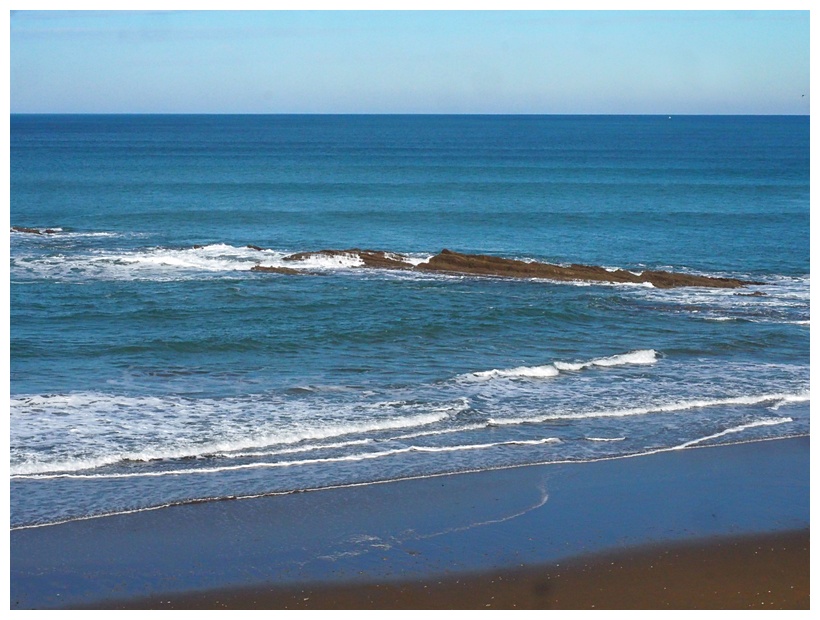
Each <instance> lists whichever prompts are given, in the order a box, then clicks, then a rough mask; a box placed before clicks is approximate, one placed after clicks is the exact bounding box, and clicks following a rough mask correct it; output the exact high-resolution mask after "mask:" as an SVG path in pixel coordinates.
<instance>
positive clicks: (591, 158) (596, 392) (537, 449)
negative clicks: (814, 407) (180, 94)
mask: <svg viewBox="0 0 820 620" xmlns="http://www.w3.org/2000/svg"><path fill="white" fill-rule="evenodd" d="M10 126H11V150H10V179H11V197H10V198H11V199H10V220H11V225H12V226H13V227H20V228H18V229H17V230H15V229H12V231H11V232H10V242H9V243H10V371H11V374H10V387H11V394H10V412H9V413H10V418H9V420H10V422H9V427H10V436H9V442H10V477H11V478H10V500H11V502H10V520H11V526H12V528H21V527H31V526H38V525H43V524H50V523H58V522H65V521H71V520H77V519H86V518H90V517H95V516H100V515H107V514H115V513H124V512H134V511H141V510H150V509H154V508H157V507H162V506H168V505H174V504H180V503H188V502H196V501H203V500H209V499H221V498H233V497H236V498H240V497H253V496H259V495H266V494H277V493H291V492H298V491H304V490H310V489H321V488H328V487H339V486H351V485H366V484H374V483H379V482H382V481H387V480H396V479H404V478H416V477H430V476H438V475H442V474H448V473H454V472H464V471H478V470H486V469H495V468H507V467H514V466H519V465H526V464H534V463H559V462H568V461H593V460H601V459H612V458H626V457H636V458H640V457H641V455H647V454H652V453H657V452H659V451H668V450H683V449H689V448H695V447H702V446H714V445H718V444H729V443H738V442H750V441H760V440H767V439H774V438H781V437H794V436H804V435H808V434H809V409H810V388H809V350H810V348H809V340H810V317H809V313H810V312H809V281H810V275H809V272H810V268H809V151H810V149H809V117H807V116H806V117H802V116H800V117H797V116H758V117H753V116H674V117H668V116H302V115H294V116H276V115H274V116H186V115H179V116H177V115H168V116H163V115H146V116H139V115H100V116H95V115H78V116H72V115H54V116H50V115H31V116H29V115H11V120H10ZM349 248H361V249H370V250H384V251H387V252H391V253H399V254H401V255H403V256H405V257H406V259H407V260H408V261H411V262H413V263H415V264H421V263H424V262H425V261H427V260H428V259H429V258H430V257H431V256H433V255H434V254H437V253H438V252H440V251H441V250H442V249H443V248H447V249H450V250H452V251H457V252H464V253H475V254H486V255H492V256H499V257H504V258H513V259H518V260H524V261H530V260H533V261H540V262H548V263H557V264H562V265H569V264H572V263H580V264H588V265H598V266H603V267H605V268H607V269H615V268H622V269H626V270H630V271H634V272H636V273H638V272H641V271H643V270H646V269H662V270H667V271H674V272H682V273H691V274H702V275H708V276H719V277H734V278H742V279H746V280H752V281H755V282H757V283H758V284H753V285H750V286H747V287H744V288H741V289H712V288H701V287H682V288H674V289H660V288H654V287H652V286H651V285H646V284H605V283H590V282H583V281H579V282H554V281H549V280H536V279H520V278H503V277H487V276H470V275H463V274H446V273H431V272H423V271H414V270H407V271H396V270H387V269H377V268H364V267H363V266H362V265H361V261H360V259H359V258H358V257H357V256H356V255H353V254H350V255H334V256H321V255H317V256H313V257H311V258H308V259H307V260H305V261H301V262H293V261H287V260H285V259H286V258H287V257H288V256H290V255H291V254H294V253H298V252H307V251H318V250H323V249H337V250H345V249H349ZM257 265H261V266H268V267H287V268H289V269H293V270H295V271H296V273H271V272H260V271H252V270H251V269H252V268H253V267H254V266H257ZM718 449H719V448H718ZM669 492H670V493H674V489H670V490H669Z"/></svg>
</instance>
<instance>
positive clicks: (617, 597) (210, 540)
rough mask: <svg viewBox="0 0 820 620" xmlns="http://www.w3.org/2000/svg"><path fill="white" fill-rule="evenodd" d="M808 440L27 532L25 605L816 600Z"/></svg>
mask: <svg viewBox="0 0 820 620" xmlns="http://www.w3.org/2000/svg"><path fill="white" fill-rule="evenodd" d="M809 444H810V442H809V438H808V437H802V438H796V439H786V440H775V441H764V442H756V443H750V444H741V445H735V446H722V447H715V448H697V449H689V450H679V451H673V452H665V453H658V454H654V455H650V456H642V457H637V458H625V459H616V460H612V461H602V462H594V463H566V464H554V465H538V466H528V467H519V468H513V469H507V470H499V471H490V472H475V473H464V474H458V475H449V476H441V477H435V478H425V479H417V480H404V481H398V482H390V483H384V484H375V485H367V486H360V487H348V488H340V489H329V490H324V491H316V492H306V493H296V494H290V495H282V496H273V497H262V498H255V499H246V500H233V501H219V502H206V503H201V504H192V505H184V506H174V507H169V508H163V509H158V510H153V511H146V512H141V513H134V514H128V515H119V516H111V517H105V518H99V519H90V520H86V521H77V522H72V523H66V524H63V525H56V526H49V527H42V528H31V529H24V530H14V531H12V532H11V545H10V549H11V608H12V609H15V608H66V607H76V608H94V607H96V608H112V609H113V608H135V609H136V608H176V609H181V608H187V609H197V608H200V609H202V608H226V607H228V608H272V609H273V608H281V609H284V608H287V609H291V608H313V609H344V608H352V609H367V608H375V609H405V608H406V609H413V608H422V609H424V608H427V609H449V608H455V609H472V608H487V607H488V606H489V607H490V608H507V609H513V608H541V609H549V608H552V609H575V608H590V607H593V606H594V607H596V608H612V609H632V608H635V609H637V608H653V609H663V608H680V609H686V608H710V609H742V608H748V607H753V608H781V609H788V608H808V606H809V545H808V540H809V452H810V450H809Z"/></svg>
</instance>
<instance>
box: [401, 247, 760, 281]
mask: <svg viewBox="0 0 820 620" xmlns="http://www.w3.org/2000/svg"><path fill="white" fill-rule="evenodd" d="M416 269H418V270H420V271H442V272H449V273H465V274H474V275H487V276H503V277H512V278H543V279H548V280H558V281H572V280H575V281H577V280H583V281H590V282H610V283H633V284H641V283H649V284H652V285H653V286H655V287H657V288H673V287H678V286H709V287H716V288H737V287H740V286H745V285H747V284H753V283H752V282H744V281H742V280H736V279H731V278H711V277H707V276H696V275H689V274H681V273H669V272H666V271H644V272H643V273H641V274H634V273H632V272H629V271H625V270H623V269H615V270H612V271H610V270H608V269H604V268H603V267H594V266H589V265H570V266H569V267H563V266H561V265H551V264H548V263H538V262H525V261H520V260H515V259H510V258H499V257H497V256H482V255H477V254H459V253H458V252H452V251H450V250H446V249H445V250H442V251H441V253H440V254H437V255H436V256H433V257H432V258H431V259H430V260H429V261H427V262H426V263H422V264H420V265H418V266H417V267H416Z"/></svg>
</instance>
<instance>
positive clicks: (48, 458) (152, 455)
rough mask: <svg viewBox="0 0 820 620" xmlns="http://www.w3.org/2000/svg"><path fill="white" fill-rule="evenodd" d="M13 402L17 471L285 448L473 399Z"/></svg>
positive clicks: (438, 412) (88, 396)
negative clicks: (59, 439)
mask: <svg viewBox="0 0 820 620" xmlns="http://www.w3.org/2000/svg"><path fill="white" fill-rule="evenodd" d="M10 405H11V406H10V414H11V442H10V443H11V448H12V450H11V453H12V464H11V468H10V471H11V473H12V474H33V473H42V472H68V471H79V470H86V469H94V468H97V467H102V466H105V465H113V464H116V463H119V462H122V461H126V460H128V461H137V462H140V461H150V460H155V459H178V458H189V457H198V456H203V455H213V454H225V453H231V452H238V451H242V450H257V449H264V448H271V447H276V446H279V447H280V448H285V447H287V446H293V445H294V444H298V443H300V442H324V441H328V440H333V439H334V438H339V437H344V436H346V435H354V434H366V433H375V432H380V431H386V430H387V431H389V430H399V429H407V430H411V429H416V428H420V427H425V426H429V425H431V424H435V423H437V422H441V421H443V420H446V419H449V418H451V417H452V416H453V415H457V414H458V413H459V412H460V411H462V410H463V409H464V408H465V407H468V406H469V405H468V404H467V401H466V400H465V399H458V400H456V401H454V402H451V403H442V404H424V403H417V404H413V403H405V402H403V401H394V402H392V403H389V404H385V403H379V402H376V403H371V404H365V405H362V404H359V403H354V404H352V405H351V404H347V405H345V404H333V405H330V410H326V409H325V407H326V406H327V405H323V404H321V403H318V404H313V405H311V404H304V403H294V402H292V401H291V402H281V401H276V400H271V399H268V398H266V397H264V396H260V395H257V396H249V397H238V398H226V399H207V398H199V399H188V398H182V397H172V396H167V397H163V398H158V397H149V396H145V397H128V396H122V395H111V394H104V393H96V392H81V393H71V394H55V395H34V396H18V397H15V398H12V399H11V400H10ZM351 407H352V409H351ZM385 407H389V408H390V413H389V415H388V414H385V413H384V412H383V410H384V408H385ZM380 411H381V413H376V414H375V415H374V413H373V412H380ZM214 420H216V421H218V424H217V425H216V426H214V425H213V424H214V422H213V421H214ZM234 420H236V421H234ZM72 429H74V430H73V432H72ZM60 433H65V434H66V435H67V434H71V435H72V441H71V444H67V445H65V446H63V445H61V446H59V447H58V448H57V451H56V452H55V451H54V450H50V451H48V452H40V453H31V452H29V451H27V450H26V449H24V446H31V445H37V444H38V443H51V439H50V438H51V437H53V436H54V435H55V434H60ZM208 435H210V437H208ZM135 446H139V447H135ZM304 449H305V448H304V447H300V451H303V450H304ZM80 454H83V456H79V455H80ZM89 454H90V455H91V456H88V455H89Z"/></svg>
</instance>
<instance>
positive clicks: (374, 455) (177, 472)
mask: <svg viewBox="0 0 820 620" xmlns="http://www.w3.org/2000/svg"><path fill="white" fill-rule="evenodd" d="M549 443H560V440H559V439H557V438H555V437H545V438H542V439H534V440H517V441H501V442H495V443H483V444H466V445H457V446H406V447H402V448H394V449H391V450H381V451H378V452H360V453H357V454H348V455H344V456H336V457H329V458H323V459H299V460H293V461H274V462H270V461H262V462H255V463H243V464H240V465H219V466H216V467H198V468H190V469H172V470H161V471H156V470H152V471H143V472H127V473H111V474H105V473H97V474H84V473H68V472H55V473H50V472H44V473H19V474H18V473H12V475H11V478H13V479H36V480H53V479H56V478H71V479H97V480H99V479H113V478H116V479H120V478H160V477H165V476H182V475H191V474H197V475H198V474H214V473H222V472H228V471H239V470H250V469H271V468H283V467H298V466H305V465H328V464H331V463H344V462H358V461H367V460H373V459H379V458H384V457H389V456H395V455H398V454H407V453H409V452H430V453H433V452H463V451H467V450H486V449H490V448H498V447H502V446H534V445H544V444H549Z"/></svg>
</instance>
